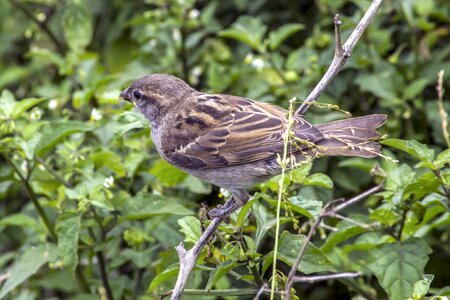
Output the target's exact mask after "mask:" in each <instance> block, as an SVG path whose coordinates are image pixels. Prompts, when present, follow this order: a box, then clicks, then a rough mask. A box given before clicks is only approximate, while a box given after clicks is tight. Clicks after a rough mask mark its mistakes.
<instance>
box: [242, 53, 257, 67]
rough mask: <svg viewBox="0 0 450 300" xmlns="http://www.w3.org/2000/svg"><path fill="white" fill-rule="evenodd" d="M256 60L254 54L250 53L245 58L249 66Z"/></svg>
mask: <svg viewBox="0 0 450 300" xmlns="http://www.w3.org/2000/svg"><path fill="white" fill-rule="evenodd" d="M254 58H255V57H254V56H253V54H252V53H248V54H247V55H246V56H245V58H244V62H245V63H246V64H247V65H249V64H251V63H252V61H253V59H254Z"/></svg>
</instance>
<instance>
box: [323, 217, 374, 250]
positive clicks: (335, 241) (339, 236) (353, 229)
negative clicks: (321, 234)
mask: <svg viewBox="0 0 450 300" xmlns="http://www.w3.org/2000/svg"><path fill="white" fill-rule="evenodd" d="M350 218H351V219H352V220H355V221H357V222H359V223H362V224H365V223H366V221H367V218H366V217H363V216H350ZM336 229H337V231H332V232H331V233H330V234H329V235H328V237H327V239H326V241H325V243H324V244H323V245H322V247H321V250H322V251H323V252H324V253H327V252H330V251H331V250H333V249H334V248H335V247H336V246H337V245H339V244H340V243H342V242H344V241H346V240H348V239H350V238H352V237H354V236H357V235H359V234H361V233H364V232H367V231H368V229H367V228H364V227H363V226H361V225H358V224H357V223H356V222H350V221H347V220H344V221H341V222H339V223H338V224H337V226H336Z"/></svg>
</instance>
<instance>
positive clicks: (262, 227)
mask: <svg viewBox="0 0 450 300" xmlns="http://www.w3.org/2000/svg"><path fill="white" fill-rule="evenodd" d="M272 202H275V201H272ZM252 211H253V215H254V216H255V219H256V224H257V227H256V233H255V244H256V248H258V247H259V245H260V243H261V242H262V239H263V237H264V236H265V235H266V233H267V232H268V231H269V230H270V228H272V227H273V226H275V224H276V223H277V220H276V218H275V216H274V215H273V213H272V212H271V211H270V210H269V209H267V208H266V207H265V206H264V205H262V204H261V203H260V202H259V201H257V202H256V203H254V204H253V207H252ZM280 221H281V223H285V222H286V221H288V220H287V219H285V218H281V220H280Z"/></svg>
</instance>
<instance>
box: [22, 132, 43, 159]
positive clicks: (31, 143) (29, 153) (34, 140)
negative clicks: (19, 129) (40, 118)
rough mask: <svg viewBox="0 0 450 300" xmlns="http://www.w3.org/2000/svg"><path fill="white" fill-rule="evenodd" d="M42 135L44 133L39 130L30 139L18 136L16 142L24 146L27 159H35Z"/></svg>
mask: <svg viewBox="0 0 450 300" xmlns="http://www.w3.org/2000/svg"><path fill="white" fill-rule="evenodd" d="M41 136H42V135H41V134H40V133H39V132H37V133H35V134H33V135H32V136H31V138H30V139H29V140H28V141H26V140H24V139H22V138H20V137H16V142H17V144H18V145H20V147H22V150H23V152H24V153H25V156H26V157H27V159H29V160H33V159H34V152H35V150H36V147H37V146H38V144H39V141H40V140H41Z"/></svg>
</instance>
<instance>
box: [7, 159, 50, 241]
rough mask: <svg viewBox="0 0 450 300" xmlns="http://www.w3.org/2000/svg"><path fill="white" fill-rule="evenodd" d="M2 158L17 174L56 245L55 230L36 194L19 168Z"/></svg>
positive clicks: (9, 160)
mask: <svg viewBox="0 0 450 300" xmlns="http://www.w3.org/2000/svg"><path fill="white" fill-rule="evenodd" d="M4 158H5V159H6V161H7V162H8V163H9V165H10V166H11V167H12V168H13V169H14V171H15V172H16V173H17V175H18V176H19V178H20V182H21V183H22V185H23V187H24V188H25V191H26V193H27V195H28V198H30V200H31V202H32V203H33V205H34V207H35V208H36V211H37V213H38V215H39V216H40V217H41V219H42V221H43V222H44V226H45V228H47V231H48V233H49V235H50V238H51V239H52V240H53V241H54V242H55V243H57V242H58V236H57V235H56V232H55V229H54V228H53V225H52V223H51V222H50V220H49V218H48V216H47V214H46V213H45V211H44V209H43V208H42V206H41V204H40V203H39V201H38V199H37V197H36V194H35V193H34V190H33V189H32V187H31V186H30V183H29V182H28V180H27V179H26V178H25V177H24V176H23V175H22V173H21V172H20V170H19V168H17V166H16V165H15V164H14V162H13V161H12V160H11V159H10V158H9V157H8V156H7V155H4Z"/></svg>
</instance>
